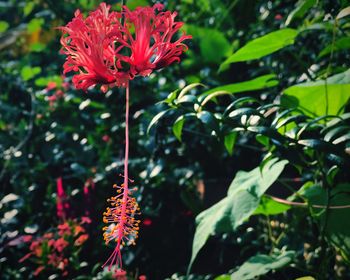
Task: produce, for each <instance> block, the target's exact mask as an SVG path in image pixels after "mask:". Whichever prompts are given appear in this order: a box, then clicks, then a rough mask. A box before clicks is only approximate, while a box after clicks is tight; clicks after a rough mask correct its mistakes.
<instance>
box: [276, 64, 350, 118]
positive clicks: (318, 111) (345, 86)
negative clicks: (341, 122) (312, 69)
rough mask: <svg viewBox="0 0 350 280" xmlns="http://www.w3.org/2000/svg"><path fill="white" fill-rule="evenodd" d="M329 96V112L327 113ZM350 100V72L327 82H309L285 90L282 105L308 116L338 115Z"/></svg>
mask: <svg viewBox="0 0 350 280" xmlns="http://www.w3.org/2000/svg"><path fill="white" fill-rule="evenodd" d="M327 94H328V112H327V106H326V105H327V98H326V97H327ZM349 98H350V70H347V71H345V72H342V73H340V74H336V75H334V76H332V77H329V78H328V79H327V91H326V83H325V80H319V81H316V82H307V83H303V84H299V85H294V86H291V87H289V88H287V89H285V90H284V94H283V95H282V99H281V103H282V105H283V106H285V107H288V108H299V109H300V110H302V111H303V112H304V113H305V114H306V115H310V116H313V117H314V116H323V115H326V113H328V114H329V115H338V114H341V113H342V112H343V107H344V105H345V104H346V103H347V102H348V100H349Z"/></svg>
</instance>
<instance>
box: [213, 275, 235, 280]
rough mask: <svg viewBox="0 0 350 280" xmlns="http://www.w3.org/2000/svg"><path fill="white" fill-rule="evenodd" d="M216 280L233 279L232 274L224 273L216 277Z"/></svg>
mask: <svg viewBox="0 0 350 280" xmlns="http://www.w3.org/2000/svg"><path fill="white" fill-rule="evenodd" d="M214 280H231V276H230V275H225V274H223V275H220V276H218V277H216V278H214Z"/></svg>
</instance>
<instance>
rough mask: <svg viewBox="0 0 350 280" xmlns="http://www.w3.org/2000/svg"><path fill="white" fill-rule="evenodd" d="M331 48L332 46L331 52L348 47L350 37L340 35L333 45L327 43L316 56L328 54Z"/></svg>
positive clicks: (349, 45)
mask: <svg viewBox="0 0 350 280" xmlns="http://www.w3.org/2000/svg"><path fill="white" fill-rule="evenodd" d="M332 48H333V52H337V51H341V50H347V49H350V37H342V38H340V39H338V40H336V41H335V42H334V46H333V47H332V45H328V46H327V47H325V48H324V49H323V50H322V51H321V52H320V54H319V55H318V57H323V56H325V55H328V54H330V53H331V52H332Z"/></svg>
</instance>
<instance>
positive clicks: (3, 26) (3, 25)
mask: <svg viewBox="0 0 350 280" xmlns="http://www.w3.org/2000/svg"><path fill="white" fill-rule="evenodd" d="M9 26H10V25H9V24H8V23H7V22H6V21H3V20H1V21H0V33H3V32H5V31H6V30H7V29H8V28H9Z"/></svg>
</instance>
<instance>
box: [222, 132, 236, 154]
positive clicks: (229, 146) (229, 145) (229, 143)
mask: <svg viewBox="0 0 350 280" xmlns="http://www.w3.org/2000/svg"><path fill="white" fill-rule="evenodd" d="M236 139H237V132H231V133H229V134H227V135H226V136H225V139H224V144H225V148H226V150H227V152H228V153H229V154H230V155H232V153H233V148H234V146H235V143H236Z"/></svg>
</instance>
